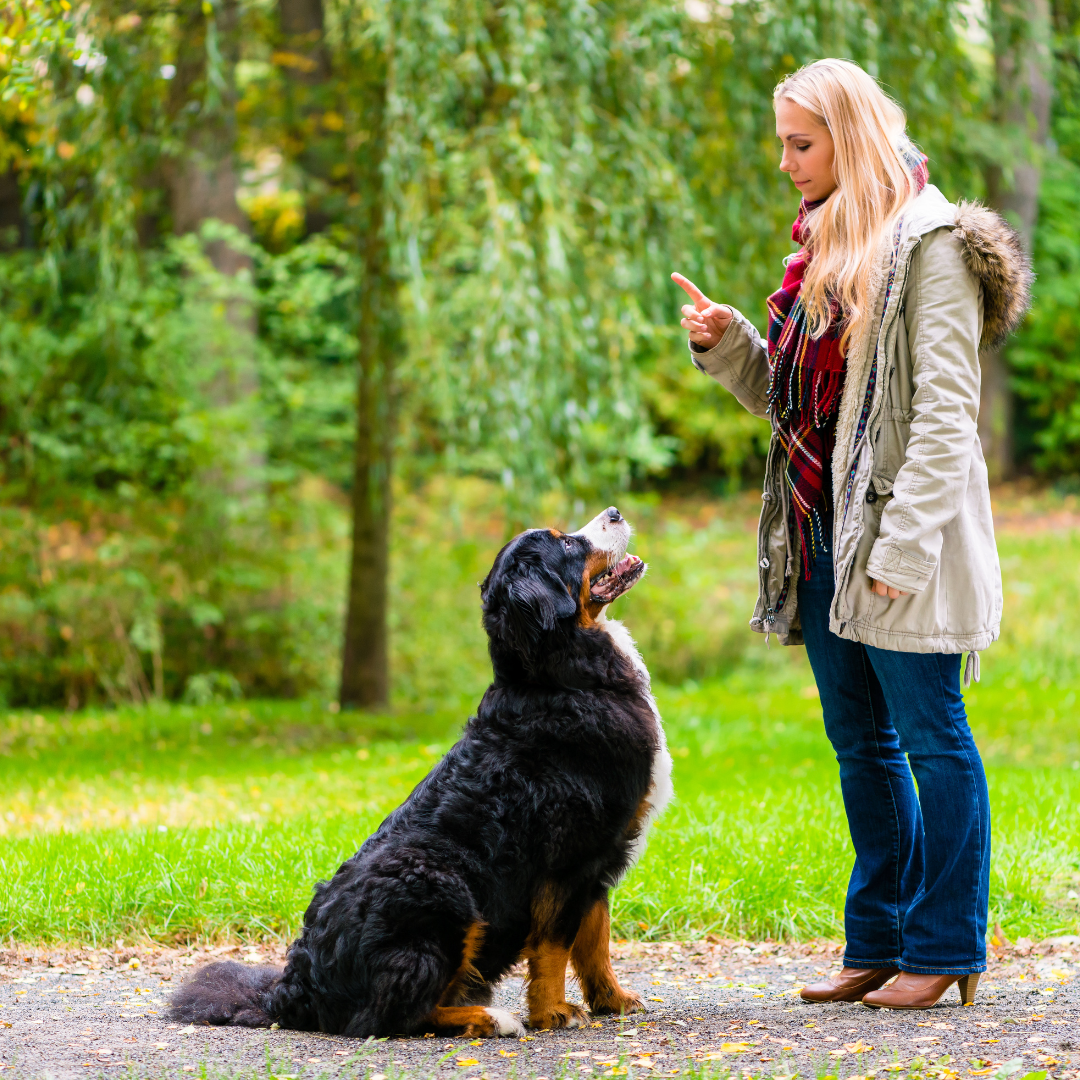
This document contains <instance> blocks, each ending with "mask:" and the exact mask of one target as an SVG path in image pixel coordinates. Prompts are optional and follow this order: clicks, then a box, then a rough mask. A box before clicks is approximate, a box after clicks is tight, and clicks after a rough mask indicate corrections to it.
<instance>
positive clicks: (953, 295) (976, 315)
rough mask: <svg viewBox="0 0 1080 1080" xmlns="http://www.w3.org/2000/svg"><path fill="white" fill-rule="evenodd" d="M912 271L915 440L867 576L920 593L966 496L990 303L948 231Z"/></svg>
mask: <svg viewBox="0 0 1080 1080" xmlns="http://www.w3.org/2000/svg"><path fill="white" fill-rule="evenodd" d="M912 271H913V274H912V277H913V279H914V281H915V283H916V295H915V298H914V299H915V303H916V309H915V318H914V319H913V321H912V329H913V336H912V338H911V339H910V341H911V345H910V348H911V354H912V386H913V391H914V393H913V396H912V399H911V411H912V414H913V416H912V420H911V434H910V437H909V439H908V444H907V453H906V456H905V459H904V463H903V465H902V466H901V467H900V469H899V471H898V472H897V474H896V479H895V481H894V483H893V498H892V499H891V500H890V501H889V502H888V503H887V504H886V506H885V508H884V510H883V512H882V515H881V528H880V530H879V532H878V538H877V540H876V542H875V543H874V547H873V549H872V550H871V552H870V558H869V559H868V560H867V564H866V570H867V573H868V574H869V575H870V577H872V578H875V579H876V580H878V581H883V582H884V583H885V584H886V585H891V586H893V587H894V588H897V589H901V590H903V591H905V592H910V593H917V592H922V591H923V590H924V589H925V588H926V587H927V585H928V584H929V583H930V579H931V578H932V577H933V575H934V571H935V570H936V569H937V565H938V559H939V557H940V555H941V542H942V535H941V530H942V528H943V527H944V526H945V525H947V524H948V523H949V522H950V521H952V519H953V518H955V517H956V515H957V514H958V513H959V512H960V508H961V505H962V503H963V500H964V496H965V493H966V492H967V487H968V474H969V473H970V471H971V462H972V456H973V450H974V443H975V439H976V438H977V426H976V424H977V420H978V415H979V387H980V373H979V331H980V326H979V321H980V315H981V311H982V305H981V293H980V286H979V283H978V282H977V281H976V279H975V278H974V277H973V276H972V274H971V272H970V271H969V270H968V268H967V266H966V265H965V264H964V261H963V257H962V256H961V253H960V243H959V241H958V240H957V239H956V238H955V237H954V236H953V234H952V230H951V229H949V228H940V229H937V230H935V231H934V232H931V233H928V234H927V235H926V236H925V237H924V238H923V240H922V242H921V244H920V245H919V250H918V251H917V252H916V253H915V256H914V262H913V266H912Z"/></svg>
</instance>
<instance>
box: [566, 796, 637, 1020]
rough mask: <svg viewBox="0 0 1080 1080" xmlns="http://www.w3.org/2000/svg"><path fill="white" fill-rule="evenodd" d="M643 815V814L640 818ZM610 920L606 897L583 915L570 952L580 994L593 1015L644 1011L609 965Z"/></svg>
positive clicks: (634, 995) (635, 995)
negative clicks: (620, 983) (578, 982)
mask: <svg viewBox="0 0 1080 1080" xmlns="http://www.w3.org/2000/svg"><path fill="white" fill-rule="evenodd" d="M642 816H644V815H642ZM610 938H611V917H610V915H609V913H608V902H607V897H606V896H605V897H602V898H601V899H599V900H597V901H596V903H595V904H593V906H592V907H591V908H590V909H589V910H588V911H587V912H586V913H585V918H584V919H582V920H581V926H580V928H579V929H578V932H577V937H576V938H574V944H573V947H572V948H571V950H570V963H571V964H573V965H574V971H575V973H576V974H577V977H578V979H579V980H580V982H581V995H582V997H584V998H585V1002H586V1004H587V1005H588V1006H589V1008H590V1009H591V1010H592V1012H593V1013H596V1014H598V1015H599V1014H604V1013H620V1014H623V1015H625V1014H627V1013H634V1012H644V1010H645V1006H644V1005H643V1004H642V1002H641V998H639V997H638V996H637V994H635V993H633V992H631V991H627V990H624V989H623V988H622V987H621V986H620V985H619V980H618V979H617V978H616V977H615V970H614V968H612V966H611V956H610V954H609V952H608V945H609V941H610Z"/></svg>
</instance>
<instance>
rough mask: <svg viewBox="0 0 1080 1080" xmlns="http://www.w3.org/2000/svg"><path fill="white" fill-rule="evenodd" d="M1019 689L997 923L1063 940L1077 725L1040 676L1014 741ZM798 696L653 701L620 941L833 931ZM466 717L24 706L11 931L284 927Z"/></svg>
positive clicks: (839, 891) (5, 790) (1077, 869)
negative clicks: (668, 750) (654, 782)
mask: <svg viewBox="0 0 1080 1080" xmlns="http://www.w3.org/2000/svg"><path fill="white" fill-rule="evenodd" d="M1019 689H1020V688H1013V689H1010V688H1006V687H1004V686H1002V687H1000V688H997V689H994V688H990V687H988V688H986V689H980V690H979V692H978V694H976V695H973V697H974V701H973V704H972V715H973V721H974V724H975V727H976V730H977V733H978V736H979V740H980V743H981V744H982V746H983V747H984V749H985V751H986V754H987V762H988V769H989V773H990V784H991V798H992V801H993V806H994V815H995V818H994V830H995V837H996V850H995V861H994V876H993V888H992V898H991V903H992V914H993V918H994V919H996V920H999V921H1000V922H1001V923H1002V925H1003V927H1004V928H1005V930H1006V932H1007V933H1009V934H1010V936H1013V937H1015V936H1018V935H1020V934H1027V935H1029V936H1031V935H1036V936H1041V935H1046V934H1049V933H1052V932H1070V931H1073V930H1075V928H1076V927H1077V925H1078V922H1080V919H1078V912H1077V904H1076V901H1075V900H1072V899H1069V897H1068V893H1069V891H1070V890H1074V891H1075V890H1076V889H1077V888H1078V886H1080V855H1078V853H1080V816H1078V815H1077V811H1076V807H1077V806H1078V805H1080V770H1077V769H1074V768H1073V767H1072V762H1071V761H1068V762H1065V761H1064V759H1063V758H1062V757H1061V747H1063V746H1068V745H1070V740H1071V745H1073V748H1074V749H1075V740H1076V734H1075V730H1074V725H1073V724H1072V722H1071V720H1068V719H1055V720H1047V719H1046V716H1047V712H1048V711H1049V710H1051V709H1052V708H1053V705H1052V704H1051V703H1052V702H1054V701H1055V699H1056V694H1055V693H1054V692H1053V691H1052V690H1050V689H1042V688H1040V687H1039V686H1038V685H1035V686H1028V687H1024V688H1023V693H1024V694H1025V695H1026V703H1024V705H1023V709H1022V712H1023V715H1024V716H1025V717H1028V718H1030V720H1029V721H1028V722H1030V723H1031V725H1032V727H1033V728H1035V727H1037V729H1038V733H1039V739H1038V740H1035V741H1031V740H1029V739H1028V738H1027V732H1026V729H1025V724H1023V723H1022V724H1019V725H1017V728H1016V730H1011V729H1009V728H1008V726H1007V725H1006V724H1004V722H1003V719H1002V717H1003V716H1007V715H1008V711H1009V709H1010V708H1013V709H1017V708H1018V707H1019V706H1018V704H1017V703H1018V701H1019V700H1020V697H1019V693H1018V690H1019ZM806 693H807V688H806V687H805V686H804V688H803V690H802V694H806ZM802 694H801V693H800V687H799V685H798V684H796V683H788V684H786V685H784V684H779V685H776V686H775V687H774V688H772V689H770V690H761V689H757V688H756V687H755V686H754V680H753V679H752V678H749V677H748V676H746V675H745V674H744V675H741V676H739V677H737V678H732V679H729V680H726V681H713V682H708V683H704V684H702V685H700V686H688V687H684V688H683V689H679V690H676V689H671V688H663V687H661V688H660V690H659V694H658V697H659V701H660V706H661V709H662V712H663V714H664V717H665V722H666V726H667V728H668V732H669V738H670V741H671V744H672V747H673V751H674V756H675V770H676V772H675V782H676V791H677V795H678V798H677V801H676V803H675V804H674V805H673V807H672V808H671V809H670V810H669V812H668V814H667V815H666V816H665V817H664V818H663V819H662V820H661V822H660V823H659V824H658V825H657V826H656V828H655V829H654V831H653V833H652V836H651V838H650V842H649V848H648V852H647V854H646V857H645V859H644V860H643V862H642V864H641V865H640V866H639V867H638V868H637V869H636V870H635V871H634V872H633V873H632V874H631V876H630V877H629V878H628V879H627V881H626V882H625V883H624V885H623V886H622V887H621V888H620V889H619V890H618V892H617V894H616V896H615V902H614V920H615V929H616V932H617V933H620V934H622V935H624V936H647V937H659V936H666V935H687V934H700V933H703V932H710V931H712V932H717V933H722V934H726V935H738V936H741V935H746V936H751V937H756V936H765V935H769V936H774V937H775V936H791V937H807V936H813V935H832V936H835V935H838V934H840V932H841V921H840V911H841V907H842V904H843V894H844V887H845V884H846V879H847V871H848V868H849V866H850V859H851V854H850V850H849V845H848V841H847V833H846V827H845V822H844V816H843V810H842V807H841V805H840V801H839V796H838V792H837V785H836V782H835V776H834V773H835V763H834V762H833V761H832V758H831V753H830V750H829V748H828V745H827V743H826V742H825V739H824V736H823V735H822V732H821V721H820V711H819V709H818V705H817V701H816V699H815V698H813V697H810V696H802ZM459 720H460V718H459V717H456V716H454V717H451V716H450V715H449V714H438V713H433V714H428V715H425V716H423V717H420V718H414V722H415V723H416V725H417V728H418V730H417V731H416V735H417V736H418V737H417V738H413V739H409V740H402V739H387V738H386V737H385V735H386V732H385V731H380V729H379V726H378V724H377V723H376V724H374V725H373V724H371V723H370V721H361V720H359V719H357V718H355V717H350V718H345V717H342V716H335V715H333V714H331V713H329V712H327V711H326V710H325V707H319V706H316V705H313V704H295V703H247V704H245V705H243V706H220V705H219V706H212V707H207V708H204V709H196V708H194V707H173V708H162V709H158V710H153V711H151V712H149V713H145V712H138V711H135V710H132V711H130V712H122V713H101V714H88V715H84V716H79V717H76V718H64V717H49V718H45V717H42V718H41V720H40V721H37V722H35V720H34V718H33V717H29V716H25V715H18V716H17V718H16V719H15V720H9V721H8V723H7V728H6V732H5V742H6V744H7V745H8V747H9V749H10V750H11V753H10V756H5V757H4V758H3V759H2V761H3V765H2V767H0V792H2V805H3V807H4V811H3V825H2V829H3V833H4V835H3V837H2V839H0V920H2V925H3V927H4V929H5V933H6V934H10V935H13V936H14V937H16V938H19V939H23V940H39V939H41V940H61V939H68V940H70V939H80V940H88V941H92V942H103V941H112V940H113V939H115V938H116V937H125V938H127V939H128V940H130V939H131V938H132V937H134V936H137V935H139V934H141V933H143V932H145V933H146V934H149V935H150V937H152V938H154V939H155V940H159V941H165V940H175V939H191V938H195V937H215V936H219V935H225V934H239V935H242V936H250V937H264V936H281V937H286V936H288V935H289V934H291V933H292V932H293V931H294V929H295V927H296V925H297V921H298V918H299V916H300V913H301V912H302V910H303V908H304V906H305V904H306V902H307V899H308V897H309V895H310V890H311V885H312V882H313V881H314V880H316V879H317V878H319V877H324V876H326V875H328V874H330V873H332V872H333V870H334V869H336V867H337V865H338V864H339V863H340V861H341V860H342V859H344V858H345V857H347V856H348V855H350V854H352V853H353V851H355V850H356V848H357V847H358V846H359V844H360V843H361V842H362V841H363V839H364V838H365V837H366V836H367V835H368V834H369V833H370V832H371V831H372V830H373V829H374V828H375V826H376V825H377V824H378V823H379V821H380V820H381V819H382V817H383V816H384V815H385V814H386V813H387V812H388V811H389V810H390V809H392V808H393V807H394V806H395V805H397V804H398V803H399V802H400V801H401V800H402V799H403V798H404V797H405V796H406V795H407V793H408V792H409V790H411V788H412V786H413V785H414V784H415V783H416V782H417V781H418V780H419V779H420V778H421V777H422V776H423V775H424V774H425V773H426V772H427V770H428V769H429V768H430V767H431V764H432V763H433V762H434V761H435V760H436V758H437V756H438V755H439V754H440V753H441V752H442V751H443V750H444V749H445V747H446V746H447V745H448V743H449V739H450V737H451V735H452V731H453V729H454V727H455V725H456V724H457V723H458V722H459ZM1036 721H1039V722H1038V723H1037V724H1036ZM394 722H395V721H394V719H393V718H387V720H386V723H387V724H392V723H394ZM398 722H400V721H398ZM421 722H422V724H423V728H422V729H421V727H420V725H421Z"/></svg>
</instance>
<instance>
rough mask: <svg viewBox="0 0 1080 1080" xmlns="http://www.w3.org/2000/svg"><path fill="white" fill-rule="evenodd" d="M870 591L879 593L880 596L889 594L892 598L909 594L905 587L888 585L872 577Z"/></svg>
mask: <svg viewBox="0 0 1080 1080" xmlns="http://www.w3.org/2000/svg"><path fill="white" fill-rule="evenodd" d="M870 591H871V592H874V593H877V594H878V596H887V597H888V598H889V599H890V600H895V599H897V597H900V596H907V593H906V592H904V590H903V589H894V588H893V587H892V586H891V585H886V584H885V582H884V581H875V580H874V579H873V578H871V579H870Z"/></svg>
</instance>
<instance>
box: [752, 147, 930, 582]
mask: <svg viewBox="0 0 1080 1080" xmlns="http://www.w3.org/2000/svg"><path fill="white" fill-rule="evenodd" d="M903 155H904V161H905V163H906V164H907V166H908V168H909V169H910V170H911V173H912V175H913V176H914V177H915V182H916V186H917V190H919V191H922V189H923V188H924V187H925V186H926V182H927V180H928V179H929V173H928V170H927V167H926V157H925V155H923V154H921V153H919V151H918V150H916V149H915V147H914V146H913V145H912V144H911V143H907V144H906V145H905V147H904V148H903ZM822 202H824V200H821V201H820V202H814V203H808V202H807V201H806V200H805V199H804V200H803V201H802V203H801V205H800V206H799V213H798V216H797V217H796V218H795V221H794V223H793V224H792V226H791V238H792V240H794V241H795V243H797V244H801V243H802V242H803V240H802V228H803V222H804V221H805V220H806V217H807V215H808V214H809V213H810V212H811V211H812V210H815V209H816V208H817V207H819V206H820V205H821V204H822ZM810 259H811V254H810V252H809V251H808V250H807V249H806V248H805V247H803V248H801V249H800V250H799V251H798V252H797V253H796V254H795V255H793V256H791V257H790V258H789V259H788V261H787V265H786V267H785V270H784V280H783V282H782V284H781V285H780V289H779V291H778V292H774V293H773V294H772V296H770V297H769V301H768V304H769V392H768V400H769V412H770V413H771V414H772V418H773V423H774V427H775V429H776V436H777V438H778V439H779V441H780V445H781V447H782V448H783V450H784V453H785V454H786V455H787V467H786V469H785V478H786V480H787V485H788V489H789V490H790V492H791V504H792V509H793V518H794V520H793V522H792V528H793V531H794V532H798V535H799V545H800V548H801V551H802V565H803V573H804V574H805V576H806V577H807V579H809V577H810V566H811V564H812V562H813V559H814V557H816V555H817V553H818V551H819V550H822V551H828V545H827V542H826V537H825V521H826V519H827V518H828V516H829V511H830V507H831V502H832V499H831V491H830V490H829V487H830V486H831V484H830V479H831V466H830V462H831V460H832V455H833V450H834V449H835V445H836V422H837V417H838V414H839V411H840V398H841V396H842V394H843V392H844V375H845V358H844V354H843V351H842V349H841V348H840V333H841V330H842V324H843V316H842V313H841V312H840V311H839V310H838V309H837V308H836V307H835V306H834V307H833V311H832V320H831V322H830V323H829V328H828V329H827V330H826V331H825V333H824V334H822V335H821V337H818V338H815V337H814V336H813V335H812V334H811V333H810V327H809V325H808V319H807V314H806V309H805V308H804V307H803V304H802V300H801V299H800V297H799V292H800V290H801V289H802V281H803V276H804V275H805V274H806V268H807V266H808V265H809V263H810Z"/></svg>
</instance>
